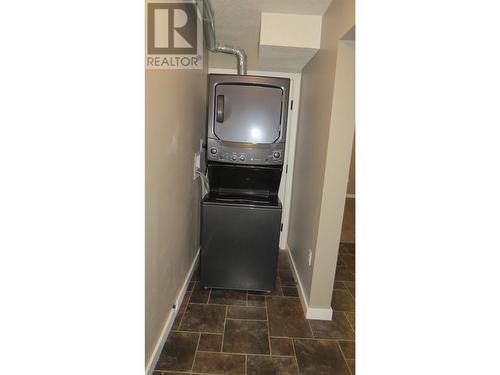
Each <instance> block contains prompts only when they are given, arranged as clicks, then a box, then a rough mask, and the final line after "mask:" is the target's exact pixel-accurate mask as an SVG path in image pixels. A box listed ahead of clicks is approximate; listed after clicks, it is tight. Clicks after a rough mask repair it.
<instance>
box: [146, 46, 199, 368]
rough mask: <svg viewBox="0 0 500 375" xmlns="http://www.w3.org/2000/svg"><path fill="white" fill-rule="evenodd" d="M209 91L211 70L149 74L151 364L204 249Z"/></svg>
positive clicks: (148, 309) (148, 299)
mask: <svg viewBox="0 0 500 375" xmlns="http://www.w3.org/2000/svg"><path fill="white" fill-rule="evenodd" d="M207 55H208V54H205V56H207ZM206 90H207V68H206V66H205V68H204V69H203V70H168V71H166V70H156V71H153V70H148V71H146V363H148V361H149V359H150V358H151V355H152V354H153V350H154V347H155V345H156V343H157V341H158V339H159V338H160V334H161V332H162V329H163V326H164V325H165V323H166V320H167V318H168V316H169V313H170V310H171V307H172V304H173V302H174V300H175V298H176V296H177V294H178V292H179V290H180V288H181V286H182V283H183V281H184V278H185V277H186V274H187V272H188V270H189V267H190V265H191V263H192V261H193V259H194V255H195V253H196V250H197V249H198V247H199V220H200V212H199V207H200V203H199V202H200V186H199V181H198V180H196V181H195V180H193V157H194V153H195V152H196V151H198V150H199V148H200V139H203V138H204V132H205V108H206Z"/></svg>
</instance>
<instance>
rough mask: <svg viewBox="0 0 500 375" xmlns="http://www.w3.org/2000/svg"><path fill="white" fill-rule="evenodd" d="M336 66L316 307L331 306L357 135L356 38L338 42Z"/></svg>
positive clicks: (320, 226) (318, 249)
mask: <svg viewBox="0 0 500 375" xmlns="http://www.w3.org/2000/svg"><path fill="white" fill-rule="evenodd" d="M336 70H337V73H336V74H337V77H336V79H335V87H334V91H333V103H332V116H331V121H330V134H329V137H328V152H327V155H326V164H325V175H324V179H323V194H322V200H321V209H320V215H319V224H318V237H317V239H316V252H315V257H314V273H313V277H312V284H311V295H310V299H309V304H310V305H311V306H314V307H316V308H329V307H330V304H331V296H332V291H333V283H334V279H335V269H336V265H337V256H338V248H339V243H340V235H341V232H342V219H343V214H344V204H345V194H346V190H347V182H348V179H349V167H350V164H351V150H352V141H353V137H354V42H350V41H341V42H339V46H338V53H337V69H336Z"/></svg>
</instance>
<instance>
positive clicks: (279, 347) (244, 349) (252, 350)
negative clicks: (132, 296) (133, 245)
mask: <svg viewBox="0 0 500 375" xmlns="http://www.w3.org/2000/svg"><path fill="white" fill-rule="evenodd" d="M354 255H355V254H354V244H341V246H340V249H339V259H338V264H337V272H336V280H335V285H334V290H333V302H332V307H333V309H334V318H333V320H331V321H319V320H307V319H305V318H304V313H303V311H302V306H301V303H300V299H299V297H298V291H297V287H296V284H295V280H294V278H293V273H292V271H291V268H290V264H289V261H288V258H287V255H286V253H285V252H283V251H281V252H280V257H279V265H278V277H277V280H276V290H275V291H274V292H273V293H271V294H266V295H264V294H261V293H253V292H245V291H231V290H215V289H214V290H203V288H200V285H199V282H198V281H197V280H198V279H199V278H198V275H196V274H195V275H194V277H193V281H191V283H190V285H189V288H188V292H187V293H186V297H185V298H184V301H183V303H182V305H181V307H180V310H179V313H178V316H177V318H176V320H175V322H174V326H173V329H172V332H171V333H170V336H169V337H168V339H167V342H166V343H165V345H164V347H163V350H162V353H161V355H160V358H159V360H158V363H157V365H156V369H155V372H154V375H168V374H235V375H238V374H241V375H267V374H270V375H271V374H272V375H308V374H314V375H323V374H325V375H327V374H332V375H354V362H355V359H354V358H355V355H354V352H355V349H354V347H355V342H354V337H355V336H354V311H355V303H354Z"/></svg>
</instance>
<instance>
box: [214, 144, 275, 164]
mask: <svg viewBox="0 0 500 375" xmlns="http://www.w3.org/2000/svg"><path fill="white" fill-rule="evenodd" d="M283 146H284V145H283V144H282V143H277V144H271V145H264V146H262V145H249V144H244V145H242V144H235V143H232V142H220V141H215V140H213V139H208V143H207V149H208V152H207V157H208V160H210V161H219V162H223V163H235V164H250V165H270V164H271V165H280V164H283V149H284V147H283Z"/></svg>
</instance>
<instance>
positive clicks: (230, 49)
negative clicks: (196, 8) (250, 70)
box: [203, 0, 247, 75]
mask: <svg viewBox="0 0 500 375" xmlns="http://www.w3.org/2000/svg"><path fill="white" fill-rule="evenodd" d="M203 29H204V32H205V41H206V42H207V48H208V49H209V51H212V52H215V53H219V52H220V53H228V54H231V55H234V56H236V58H237V59H238V66H237V69H238V74H239V75H246V74H247V55H246V53H245V50H243V49H242V48H240V47H235V46H231V45H229V44H224V43H220V42H217V39H216V37H215V22H214V10H213V9H212V5H211V4H210V0H203Z"/></svg>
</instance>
